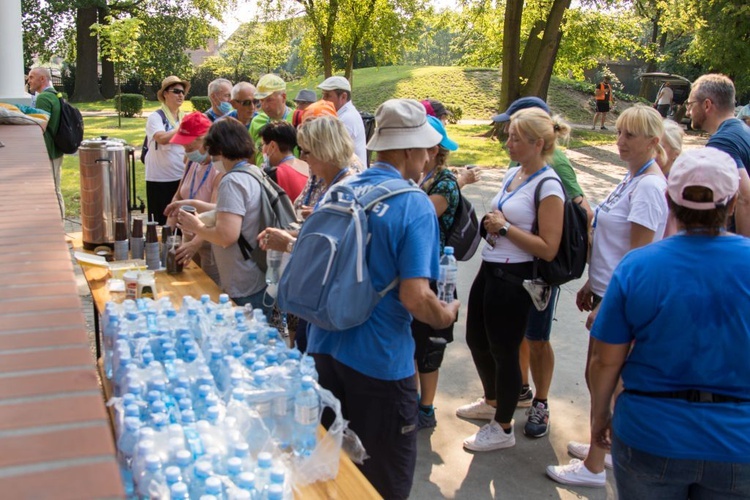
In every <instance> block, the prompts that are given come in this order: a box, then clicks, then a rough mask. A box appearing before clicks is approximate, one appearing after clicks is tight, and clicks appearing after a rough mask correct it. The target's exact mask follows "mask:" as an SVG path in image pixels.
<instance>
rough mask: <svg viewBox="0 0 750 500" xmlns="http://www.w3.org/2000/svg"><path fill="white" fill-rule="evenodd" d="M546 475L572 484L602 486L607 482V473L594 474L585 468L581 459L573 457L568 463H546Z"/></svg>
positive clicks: (560, 481)
mask: <svg viewBox="0 0 750 500" xmlns="http://www.w3.org/2000/svg"><path fill="white" fill-rule="evenodd" d="M547 475H548V476H549V477H550V478H551V479H553V480H554V481H557V482H558V483H562V484H570V485H573V486H591V487H594V488H603V487H604V485H605V484H606V483H607V473H606V472H604V471H602V472H600V473H598V474H594V473H593V472H591V471H590V470H588V469H587V468H586V466H585V465H584V464H583V461H581V460H578V459H577V458H574V459H573V460H571V461H570V463H569V464H568V465H548V466H547Z"/></svg>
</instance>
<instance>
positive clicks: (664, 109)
mask: <svg viewBox="0 0 750 500" xmlns="http://www.w3.org/2000/svg"><path fill="white" fill-rule="evenodd" d="M673 100H674V91H673V90H672V87H670V86H669V82H664V85H663V86H662V88H661V90H660V91H659V95H657V96H656V101H654V107H655V108H656V111H658V112H659V114H660V115H661V116H662V117H663V118H666V117H667V115H669V110H670V109H672V101H673Z"/></svg>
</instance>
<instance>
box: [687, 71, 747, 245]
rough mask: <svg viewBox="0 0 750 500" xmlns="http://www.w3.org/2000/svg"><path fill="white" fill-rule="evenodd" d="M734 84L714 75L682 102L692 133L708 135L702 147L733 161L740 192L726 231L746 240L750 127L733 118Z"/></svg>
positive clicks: (703, 79)
mask: <svg viewBox="0 0 750 500" xmlns="http://www.w3.org/2000/svg"><path fill="white" fill-rule="evenodd" d="M734 99H735V91H734V83H733V82H732V80H730V79H729V77H727V76H725V75H721V74H718V73H713V74H708V75H703V76H701V77H700V78H698V79H697V80H696V81H695V82H694V83H693V87H692V89H691V90H690V96H689V97H688V100H687V102H686V105H687V115H688V116H689V117H690V120H691V122H692V126H693V128H695V129H699V130H704V131H706V132H708V133H709V134H711V138H710V139H708V143H706V146H711V147H714V148H716V149H719V150H721V151H724V152H725V153H727V154H728V155H729V156H731V157H732V159H734V161H735V163H736V164H737V169H738V172H739V176H740V189H739V196H738V198H737V207H736V208H735V216H734V221H730V227H729V228H728V229H729V230H730V231H733V232H735V233H737V234H741V235H743V236H750V176H748V172H750V127H748V126H747V125H745V124H744V123H742V121H741V120H738V119H737V118H735V117H734Z"/></svg>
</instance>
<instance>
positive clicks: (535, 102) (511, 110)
mask: <svg viewBox="0 0 750 500" xmlns="http://www.w3.org/2000/svg"><path fill="white" fill-rule="evenodd" d="M527 108H539V109H542V110H544V111H545V112H546V113H547V114H548V115H549V114H552V113H551V112H550V109H549V106H547V103H546V102H544V101H543V100H542V99H540V98H538V97H533V96H532V97H521V98H520V99H516V100H515V101H513V102H512V103H511V105H510V106H508V109H506V110H505V112H504V113H500V114H499V115H495V116H493V117H492V121H493V122H498V123H503V122H509V121H510V117H511V116H513V115H514V114H515V113H516V112H518V111H521V110H522V109H527Z"/></svg>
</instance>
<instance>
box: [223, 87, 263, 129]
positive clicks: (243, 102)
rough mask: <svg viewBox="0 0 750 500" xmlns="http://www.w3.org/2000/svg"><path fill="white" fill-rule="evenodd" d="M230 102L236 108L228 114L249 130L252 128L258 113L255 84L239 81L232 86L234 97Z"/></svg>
mask: <svg viewBox="0 0 750 500" xmlns="http://www.w3.org/2000/svg"><path fill="white" fill-rule="evenodd" d="M230 102H231V103H232V107H233V108H234V110H233V111H231V112H230V113H228V114H227V115H226V116H227V117H229V118H235V119H236V120H237V121H239V122H240V123H241V124H243V125H244V126H245V128H246V129H247V130H250V124H251V123H252V121H253V118H254V117H255V115H257V114H258V112H257V111H256V109H255V86H254V85H253V84H252V83H248V82H239V83H237V84H236V85H235V86H234V87H232V99H231V101H230Z"/></svg>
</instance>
